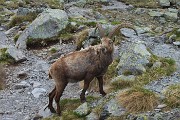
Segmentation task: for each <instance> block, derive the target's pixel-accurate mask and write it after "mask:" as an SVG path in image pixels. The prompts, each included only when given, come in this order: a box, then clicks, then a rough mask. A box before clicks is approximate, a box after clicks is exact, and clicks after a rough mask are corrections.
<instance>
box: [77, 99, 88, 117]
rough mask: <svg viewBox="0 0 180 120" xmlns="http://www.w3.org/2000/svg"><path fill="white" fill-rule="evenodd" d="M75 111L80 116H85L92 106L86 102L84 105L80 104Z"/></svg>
mask: <svg viewBox="0 0 180 120" xmlns="http://www.w3.org/2000/svg"><path fill="white" fill-rule="evenodd" d="M74 112H75V113H76V114H78V115H80V116H84V115H87V114H89V112H90V107H89V105H88V103H87V102H85V103H83V104H82V105H80V106H79V107H78V108H77V109H76V110H74Z"/></svg>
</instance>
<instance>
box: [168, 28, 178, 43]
mask: <svg viewBox="0 0 180 120" xmlns="http://www.w3.org/2000/svg"><path fill="white" fill-rule="evenodd" d="M178 29H179V28H174V29H173V30H172V31H171V32H170V33H168V34H166V37H167V38H169V37H170V36H171V35H173V34H174V35H176V38H175V41H180V32H178Z"/></svg>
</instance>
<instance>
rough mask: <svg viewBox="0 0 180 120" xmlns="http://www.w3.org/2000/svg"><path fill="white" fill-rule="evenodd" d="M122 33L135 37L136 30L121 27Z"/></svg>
mask: <svg viewBox="0 0 180 120" xmlns="http://www.w3.org/2000/svg"><path fill="white" fill-rule="evenodd" d="M121 33H122V34H123V35H124V36H125V37H135V36H137V35H136V32H135V31H134V30H133V29H129V28H122V29H121Z"/></svg>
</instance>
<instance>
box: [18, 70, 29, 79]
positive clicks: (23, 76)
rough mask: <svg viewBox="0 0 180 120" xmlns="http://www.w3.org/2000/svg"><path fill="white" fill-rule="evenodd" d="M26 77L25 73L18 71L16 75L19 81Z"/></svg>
mask: <svg viewBox="0 0 180 120" xmlns="http://www.w3.org/2000/svg"><path fill="white" fill-rule="evenodd" d="M27 76H28V74H27V73H26V72H25V71H20V72H19V73H18V74H17V77H18V78H20V79H24V78H26V77H27Z"/></svg>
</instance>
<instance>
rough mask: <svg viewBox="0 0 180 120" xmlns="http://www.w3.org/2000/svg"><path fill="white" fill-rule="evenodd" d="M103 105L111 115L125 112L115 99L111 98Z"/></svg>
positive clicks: (120, 114) (119, 114)
mask: <svg viewBox="0 0 180 120" xmlns="http://www.w3.org/2000/svg"><path fill="white" fill-rule="evenodd" d="M105 106H106V107H105V108H107V111H108V112H109V113H110V114H111V116H122V115H123V114H124V113H125V112H126V110H125V108H123V107H121V106H120V105H119V104H118V103H117V101H116V100H115V99H111V100H110V101H109V102H108V103H107V104H106V105H105Z"/></svg>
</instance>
